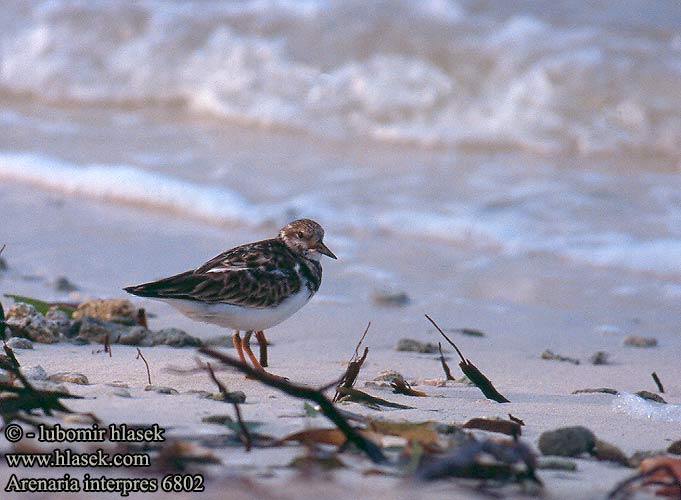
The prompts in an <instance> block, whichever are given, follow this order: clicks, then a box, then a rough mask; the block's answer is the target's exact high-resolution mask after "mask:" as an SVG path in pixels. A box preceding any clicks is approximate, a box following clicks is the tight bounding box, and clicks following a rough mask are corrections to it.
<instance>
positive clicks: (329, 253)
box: [315, 241, 338, 259]
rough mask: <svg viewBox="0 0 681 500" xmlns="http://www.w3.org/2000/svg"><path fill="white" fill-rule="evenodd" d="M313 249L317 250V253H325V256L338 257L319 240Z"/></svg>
mask: <svg viewBox="0 0 681 500" xmlns="http://www.w3.org/2000/svg"><path fill="white" fill-rule="evenodd" d="M315 250H317V251H318V252H319V253H321V254H324V255H326V256H327V257H331V258H332V259H338V257H336V256H335V255H334V254H333V252H332V251H331V250H329V249H328V248H327V246H326V245H325V244H324V243H323V242H321V241H320V242H319V244H318V245H317V246H316V247H315Z"/></svg>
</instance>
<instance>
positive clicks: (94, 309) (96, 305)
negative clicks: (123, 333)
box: [73, 299, 137, 325]
mask: <svg viewBox="0 0 681 500" xmlns="http://www.w3.org/2000/svg"><path fill="white" fill-rule="evenodd" d="M86 316H89V317H91V318H97V319H101V320H105V321H114V322H116V323H123V324H126V325H136V324H137V308H136V307H135V306H134V304H133V303H132V302H130V301H129V300H128V299H93V300H88V301H85V302H83V303H82V304H80V305H79V306H78V309H76V311H75V312H74V313H73V318H74V319H78V318H85V317H86Z"/></svg>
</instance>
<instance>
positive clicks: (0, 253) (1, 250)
mask: <svg viewBox="0 0 681 500" xmlns="http://www.w3.org/2000/svg"><path fill="white" fill-rule="evenodd" d="M6 246H7V244H6V243H3V245H2V248H0V255H2V252H4V251H5V247H6Z"/></svg>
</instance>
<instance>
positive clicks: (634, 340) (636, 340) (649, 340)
mask: <svg viewBox="0 0 681 500" xmlns="http://www.w3.org/2000/svg"><path fill="white" fill-rule="evenodd" d="M624 345H628V346H632V347H655V346H656V345H657V339H656V338H655V337H641V336H640V335H628V336H626V337H624Z"/></svg>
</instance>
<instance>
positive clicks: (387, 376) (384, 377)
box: [374, 370, 407, 383]
mask: <svg viewBox="0 0 681 500" xmlns="http://www.w3.org/2000/svg"><path fill="white" fill-rule="evenodd" d="M395 379H397V380H400V381H402V382H405V383H406V382H407V381H406V380H405V378H404V377H403V376H402V374H401V373H398V372H396V371H395V370H384V371H382V372H381V373H379V374H378V376H377V377H374V381H376V382H389V383H390V382H393V381H394V380H395Z"/></svg>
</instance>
